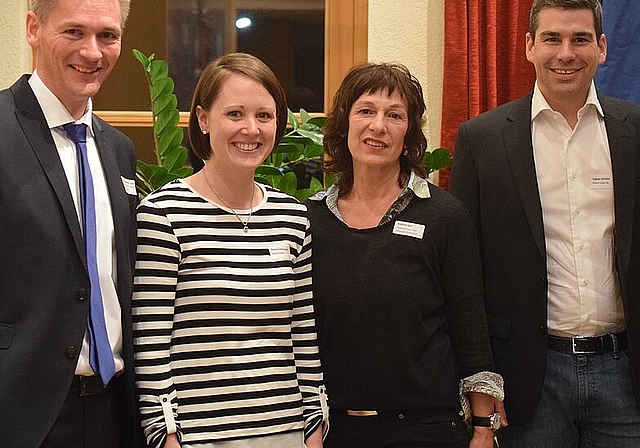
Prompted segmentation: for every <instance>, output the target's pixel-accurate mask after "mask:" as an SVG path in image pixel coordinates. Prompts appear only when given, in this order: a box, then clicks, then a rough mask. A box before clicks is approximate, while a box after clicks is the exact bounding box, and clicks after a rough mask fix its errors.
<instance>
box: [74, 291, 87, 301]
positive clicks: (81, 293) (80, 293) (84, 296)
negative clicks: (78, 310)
mask: <svg viewBox="0 0 640 448" xmlns="http://www.w3.org/2000/svg"><path fill="white" fill-rule="evenodd" d="M76 297H77V298H78V300H79V301H81V302H84V301H85V300H87V298H89V294H88V293H87V290H86V289H84V288H80V289H79V290H78V294H77V295H76Z"/></svg>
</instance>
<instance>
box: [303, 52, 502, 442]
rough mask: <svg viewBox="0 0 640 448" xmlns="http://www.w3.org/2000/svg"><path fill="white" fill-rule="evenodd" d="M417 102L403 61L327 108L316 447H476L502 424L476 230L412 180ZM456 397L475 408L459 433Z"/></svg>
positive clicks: (317, 220) (421, 145) (449, 200)
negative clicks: (334, 177) (324, 430)
mask: <svg viewBox="0 0 640 448" xmlns="http://www.w3.org/2000/svg"><path fill="white" fill-rule="evenodd" d="M424 111H425V105H424V99H423V95H422V88H421V87H420V84H419V82H418V81H417V80H416V79H415V78H414V77H413V76H412V75H411V74H410V73H409V72H408V70H407V69H406V68H405V67H404V66H401V65H392V64H364V65H359V66H356V67H354V68H353V69H352V70H351V71H350V72H349V73H348V74H347V76H346V78H345V79H344V81H343V83H342V85H341V86H340V88H339V90H338V92H337V93H336V95H335V98H334V103H333V110H332V111H331V112H330V113H329V116H328V118H327V123H326V129H325V141H324V146H325V149H326V151H327V153H328V156H329V157H328V159H327V163H326V164H325V169H326V170H327V171H329V172H333V173H337V174H338V176H339V177H338V181H337V182H336V184H335V185H333V186H332V187H330V188H329V189H328V190H325V191H323V192H321V193H319V194H317V195H316V196H314V197H313V198H311V200H309V201H308V208H309V216H310V220H311V228H312V235H313V269H314V279H313V281H314V298H315V304H316V321H317V325H318V333H319V342H320V351H321V356H322V364H323V368H324V372H325V383H326V385H327V392H328V394H329V398H330V404H331V414H330V422H331V429H330V431H329V436H328V438H327V439H326V441H325V447H329V448H333V447H335V448H338V447H339V448H345V447H349V448H357V447H367V448H372V447H373V448H375V447H380V448H382V447H388V448H392V447H393V448H395V447H400V446H402V447H416V448H417V447H421V448H423V447H434V448H435V447H438V448H442V447H456V448H462V447H469V446H471V447H474V448H476V447H478V448H479V447H486V448H488V447H491V446H493V435H494V433H493V431H494V429H495V428H496V427H499V426H500V422H499V417H498V416H495V415H494V408H495V409H500V410H502V408H501V400H502V398H503V391H502V378H501V377H500V375H498V374H496V373H493V372H492V369H493V361H492V356H491V350H490V347H489V337H488V333H487V325H486V316H485V313H484V307H483V302H482V285H481V276H480V263H479V257H478V253H477V246H476V242H475V238H474V231H473V228H472V224H471V221H470V219H469V216H468V213H467V212H466V210H465V208H464V207H463V206H462V204H461V203H460V202H459V201H458V200H456V199H455V198H453V197H452V196H451V195H449V194H448V193H446V192H444V191H442V190H440V189H439V188H437V187H436V186H434V185H432V184H430V183H429V182H427V181H426V180H425V179H424V176H425V170H424V167H423V166H422V163H421V161H422V158H423V155H424V152H425V150H426V147H427V142H426V139H425V137H424V135H423V133H422V129H421V125H422V116H423V114H424ZM459 392H460V394H461V395H459ZM461 397H463V398H462V400H461V399H460V398H461ZM461 401H462V408H463V409H464V410H465V411H466V414H467V415H468V414H470V413H471V412H472V413H473V415H475V416H476V417H479V418H478V419H476V421H475V423H476V425H477V426H476V427H475V429H474V432H473V437H472V439H471V442H469V437H468V435H467V432H466V430H465V428H464V425H463V422H462V419H461V417H460V415H459V411H460V409H461ZM481 425H484V426H481ZM492 426H493V427H492Z"/></svg>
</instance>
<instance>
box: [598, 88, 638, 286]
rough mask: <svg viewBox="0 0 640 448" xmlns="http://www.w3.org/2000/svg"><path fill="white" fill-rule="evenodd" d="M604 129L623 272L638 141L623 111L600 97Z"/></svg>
mask: <svg viewBox="0 0 640 448" xmlns="http://www.w3.org/2000/svg"><path fill="white" fill-rule="evenodd" d="M599 100H600V104H602V109H603V111H604V122H605V126H606V128H607V138H608V140H609V151H610V152H611V166H612V170H613V194H614V202H615V238H616V253H617V255H618V261H619V263H620V266H618V268H619V269H621V270H623V272H625V273H626V270H627V267H628V262H629V257H630V255H631V234H632V231H633V211H634V205H635V201H636V197H635V194H636V178H637V177H638V173H637V172H636V160H637V159H638V153H637V151H638V150H637V147H638V140H637V136H636V133H635V128H634V127H633V126H632V125H631V124H627V123H626V118H627V116H626V113H625V112H624V111H623V110H622V109H620V107H618V106H617V105H616V104H615V103H614V102H612V101H611V100H610V99H608V98H606V97H601V98H599Z"/></svg>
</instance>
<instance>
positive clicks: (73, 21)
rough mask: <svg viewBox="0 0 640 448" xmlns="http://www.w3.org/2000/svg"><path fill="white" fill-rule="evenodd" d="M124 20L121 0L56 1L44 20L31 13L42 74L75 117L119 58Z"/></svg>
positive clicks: (30, 36) (29, 28)
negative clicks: (122, 22)
mask: <svg viewBox="0 0 640 448" xmlns="http://www.w3.org/2000/svg"><path fill="white" fill-rule="evenodd" d="M120 20H121V17H120V4H119V2H118V0H57V1H56V3H55V5H54V6H53V7H52V8H51V10H50V11H49V12H48V14H47V16H46V20H45V21H44V22H43V21H41V20H40V19H39V18H38V17H37V16H36V15H35V14H34V13H33V12H32V11H30V12H29V13H28V14H27V41H28V42H29V44H30V45H31V46H32V47H33V48H34V49H35V50H36V51H37V56H36V68H37V71H38V75H39V76H40V78H41V79H42V81H43V82H44V84H45V85H46V86H47V87H48V88H49V90H51V92H53V94H54V95H55V96H56V97H57V98H58V99H59V100H60V101H61V102H62V104H63V105H64V106H65V107H66V108H67V110H68V111H69V112H70V113H71V115H72V116H74V117H75V118H79V117H80V116H82V114H83V113H84V111H85V110H86V106H87V100H88V99H89V98H90V97H92V96H94V95H95V94H96V93H97V92H98V90H100V86H102V83H103V82H104V80H105V79H106V78H107V76H109V73H111V70H113V67H114V66H115V64H116V61H117V60H118V57H119V56H120V46H121V41H120V39H121V36H122V26H121V23H120Z"/></svg>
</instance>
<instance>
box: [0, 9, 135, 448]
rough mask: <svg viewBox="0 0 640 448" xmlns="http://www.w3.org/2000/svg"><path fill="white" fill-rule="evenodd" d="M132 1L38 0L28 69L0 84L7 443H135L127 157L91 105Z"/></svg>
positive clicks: (1, 320) (1, 386)
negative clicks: (32, 65) (32, 66)
mask: <svg viewBox="0 0 640 448" xmlns="http://www.w3.org/2000/svg"><path fill="white" fill-rule="evenodd" d="M129 2H130V0H33V1H32V2H31V10H30V11H29V12H28V13H27V18H26V19H27V20H26V31H27V32H26V35H27V41H28V42H29V44H30V45H31V46H32V47H33V49H34V50H35V55H36V71H35V72H34V73H33V75H31V76H29V75H25V76H23V77H22V78H20V79H19V80H18V81H17V82H16V83H15V84H14V85H13V86H12V87H10V88H9V89H6V90H4V91H2V92H0V210H2V218H1V219H0V247H1V248H2V250H0V397H2V406H0V446H2V447H20V448H38V447H40V448H49V447H66V448H69V447H71V448H81V447H82V448H100V447H102V448H116V447H117V448H122V447H133V446H135V443H136V442H135V439H136V437H137V434H138V427H137V423H136V411H135V404H134V403H135V394H134V381H133V355H132V334H131V309H130V306H131V292H132V276H133V259H134V256H135V207H136V203H137V196H136V191H135V183H134V179H135V154H134V150H133V145H132V143H131V141H130V140H129V139H128V138H127V137H125V136H124V135H123V134H121V133H120V132H119V131H117V130H115V129H114V128H112V127H111V126H109V125H108V124H107V123H105V122H104V121H102V120H100V119H99V118H97V117H96V116H94V115H93V114H92V102H91V97H92V96H93V95H95V94H96V93H97V92H98V90H99V89H100V86H101V85H102V83H103V82H104V80H105V79H106V78H107V76H108V75H109V73H110V72H111V70H112V69H113V67H114V65H115V63H116V61H117V60H118V57H119V55H120V49H121V36H122V31H123V27H124V23H125V21H126V18H127V14H128V11H129ZM67 125H74V126H76V127H80V128H81V129H82V130H83V132H82V134H85V133H86V138H82V137H81V136H72V134H70V133H69V132H70V131H69V130H67ZM85 151H86V152H85ZM89 197H90V199H88V198H89ZM98 345H100V348H99V349H97V348H96V347H97V346H98Z"/></svg>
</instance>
